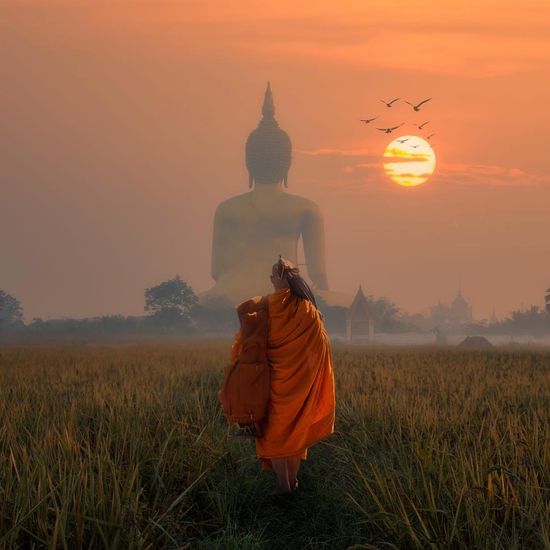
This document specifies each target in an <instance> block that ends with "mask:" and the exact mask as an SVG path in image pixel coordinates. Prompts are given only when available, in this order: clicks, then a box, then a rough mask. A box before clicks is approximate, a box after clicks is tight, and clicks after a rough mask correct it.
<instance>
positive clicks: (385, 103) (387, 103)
mask: <svg viewBox="0 0 550 550" xmlns="http://www.w3.org/2000/svg"><path fill="white" fill-rule="evenodd" d="M400 99H401V98H400V97H396V98H395V99H392V100H391V101H384V100H383V99H381V100H380V101H381V102H382V103H383V104H384V105H385V106H386V107H391V106H392V105H393V104H394V103H395V102H396V101H399V100H400Z"/></svg>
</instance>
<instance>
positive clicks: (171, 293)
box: [145, 275, 199, 322]
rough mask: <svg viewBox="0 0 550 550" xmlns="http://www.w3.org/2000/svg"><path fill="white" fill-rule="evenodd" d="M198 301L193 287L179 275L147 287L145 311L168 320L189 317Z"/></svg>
mask: <svg viewBox="0 0 550 550" xmlns="http://www.w3.org/2000/svg"><path fill="white" fill-rule="evenodd" d="M198 301H199V300H198V298H197V295H196V294H195V293H194V292H193V289H192V288H191V287H190V286H189V285H188V284H187V283H186V282H185V281H183V280H182V279H181V277H180V276H179V275H176V276H175V277H174V278H173V279H170V280H168V281H164V282H162V283H160V284H158V285H156V286H153V287H151V288H147V289H145V311H147V312H149V313H152V314H153V315H154V316H155V317H157V318H159V319H164V320H166V321H167V322H170V321H172V320H174V321H176V320H178V319H179V320H181V319H189V317H190V313H191V310H192V309H193V308H194V307H195V306H196V305H197V303H198Z"/></svg>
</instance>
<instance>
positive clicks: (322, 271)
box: [302, 204, 328, 290]
mask: <svg viewBox="0 0 550 550" xmlns="http://www.w3.org/2000/svg"><path fill="white" fill-rule="evenodd" d="M302 238H303V240H304V253H305V257H306V265H307V272H308V274H309V276H310V277H311V280H312V281H313V283H314V284H315V286H316V288H318V289H319V290H327V289H328V281H327V272H326V265H325V262H326V260H325V226H324V221H323V214H321V210H320V209H319V207H318V206H317V205H315V204H313V205H312V206H311V207H310V208H308V210H307V211H306V212H305V213H304V216H303V219H302Z"/></svg>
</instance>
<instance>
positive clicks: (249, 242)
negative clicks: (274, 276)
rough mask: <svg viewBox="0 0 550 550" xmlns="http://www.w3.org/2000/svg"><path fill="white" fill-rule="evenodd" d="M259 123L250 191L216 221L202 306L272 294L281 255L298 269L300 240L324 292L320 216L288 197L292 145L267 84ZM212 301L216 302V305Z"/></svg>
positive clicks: (252, 138) (250, 153)
mask: <svg viewBox="0 0 550 550" xmlns="http://www.w3.org/2000/svg"><path fill="white" fill-rule="evenodd" d="M262 115H263V117H262V119H261V121H260V123H259V124H258V127H257V128H256V129H255V130H254V131H253V132H252V133H251V134H250V135H249V136H248V140H247V142H246V166H247V168H248V173H249V187H250V189H251V190H250V191H248V192H247V193H243V194H241V195H237V196H235V197H231V198H229V199H227V200H226V201H224V202H222V203H221V204H220V205H219V206H218V208H217V209H216V213H215V216H214V234H213V243H212V277H213V279H214V280H215V281H216V284H215V285H214V286H213V287H212V288H211V289H210V290H208V291H206V292H204V293H203V294H202V295H201V301H202V302H203V303H206V302H208V301H209V300H212V299H213V298H223V299H225V300H226V301H229V302H231V303H232V304H237V303H239V302H241V301H243V300H245V299H247V298H249V297H250V296H254V295H260V294H268V293H270V292H272V288H271V284H270V280H269V275H270V273H271V267H272V265H273V262H275V261H276V260H277V258H278V257H279V254H281V255H282V256H283V257H284V258H286V259H288V260H290V261H291V262H292V263H293V264H295V265H297V264H298V241H299V239H300V237H301V238H302V239H303V246H304V254H305V265H306V267H307V275H308V276H309V279H310V280H311V283H312V287H313V288H314V289H315V290H316V291H323V290H326V289H327V288H328V283H327V274H326V270H325V237H324V228H323V216H322V214H321V211H320V209H319V207H318V206H317V205H316V204H315V203H314V202H313V201H311V200H309V199H306V198H304V197H300V196H298V195H292V194H290V193H288V192H287V191H286V188H287V185H288V171H289V169H290V164H291V156H292V145H291V142H290V138H289V137H288V134H287V133H286V132H285V131H283V130H282V129H281V128H280V127H279V124H278V123H277V121H276V120H275V107H274V105H273V96H272V93H271V87H270V85H269V83H268V84H267V89H266V91H265V97H264V103H263V108H262ZM214 301H216V300H214Z"/></svg>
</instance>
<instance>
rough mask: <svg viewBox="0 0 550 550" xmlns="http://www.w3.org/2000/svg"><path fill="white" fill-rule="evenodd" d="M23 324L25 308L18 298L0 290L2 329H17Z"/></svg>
mask: <svg viewBox="0 0 550 550" xmlns="http://www.w3.org/2000/svg"><path fill="white" fill-rule="evenodd" d="M22 324H23V308H22V307H21V304H20V302H19V300H17V298H14V297H13V296H11V295H10V294H8V293H7V292H5V291H4V290H0V329H6V328H15V327H17V326H21V325H22Z"/></svg>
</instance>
